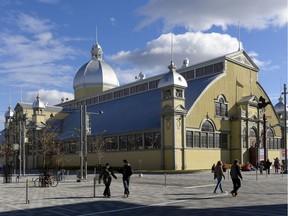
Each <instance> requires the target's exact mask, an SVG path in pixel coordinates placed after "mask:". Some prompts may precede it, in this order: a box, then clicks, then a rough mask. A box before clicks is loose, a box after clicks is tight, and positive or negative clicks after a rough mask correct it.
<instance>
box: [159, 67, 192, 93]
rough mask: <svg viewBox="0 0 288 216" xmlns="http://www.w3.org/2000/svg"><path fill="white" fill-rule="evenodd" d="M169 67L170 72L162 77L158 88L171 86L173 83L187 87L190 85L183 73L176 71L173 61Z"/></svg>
mask: <svg viewBox="0 0 288 216" xmlns="http://www.w3.org/2000/svg"><path fill="white" fill-rule="evenodd" d="M168 68H169V72H168V73H166V74H165V75H164V76H163V77H162V78H161V79H160V81H159V84H158V88H163V87H166V86H171V85H174V86H179V87H184V88H186V87H187V86H188V85H187V81H186V79H185V78H184V77H183V76H182V75H181V74H179V73H177V72H176V69H175V66H174V63H173V62H171V64H170V65H169V67H168Z"/></svg>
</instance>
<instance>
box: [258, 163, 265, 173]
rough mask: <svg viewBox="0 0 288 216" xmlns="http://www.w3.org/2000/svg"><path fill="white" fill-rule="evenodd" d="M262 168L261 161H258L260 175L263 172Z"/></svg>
mask: <svg viewBox="0 0 288 216" xmlns="http://www.w3.org/2000/svg"><path fill="white" fill-rule="evenodd" d="M263 169H264V166H263V163H262V162H260V163H259V170H260V174H261V175H262V174H263Z"/></svg>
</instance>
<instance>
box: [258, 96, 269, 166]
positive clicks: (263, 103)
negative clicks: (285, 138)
mask: <svg viewBox="0 0 288 216" xmlns="http://www.w3.org/2000/svg"><path fill="white" fill-rule="evenodd" d="M268 104H271V102H270V101H268V102H266V101H265V98H263V97H262V96H260V97H259V102H258V109H262V110H263V148H264V161H266V160H267V146H266V115H265V107H266V106H267V105H268Z"/></svg>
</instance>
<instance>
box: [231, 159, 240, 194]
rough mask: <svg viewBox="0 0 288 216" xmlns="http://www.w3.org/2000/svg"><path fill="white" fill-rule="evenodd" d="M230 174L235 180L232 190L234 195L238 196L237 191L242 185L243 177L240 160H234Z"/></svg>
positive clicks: (233, 180)
mask: <svg viewBox="0 0 288 216" xmlns="http://www.w3.org/2000/svg"><path fill="white" fill-rule="evenodd" d="M230 176H231V179H232V182H233V190H232V191H231V194H232V196H233V197H237V196H238V193H237V191H238V189H239V188H240V187H241V180H242V179H243V177H242V175H241V171H240V166H239V160H237V159H236V160H235V161H234V162H233V165H232V166H231V170H230ZM240 179H241V180H240Z"/></svg>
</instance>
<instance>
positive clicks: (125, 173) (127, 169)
mask: <svg viewBox="0 0 288 216" xmlns="http://www.w3.org/2000/svg"><path fill="white" fill-rule="evenodd" d="M123 163H124V165H123V167H122V168H121V169H120V170H119V172H120V173H122V179H123V185H124V197H129V195H130V191H129V183H130V176H131V175H132V174H133V172H132V168H131V166H130V164H129V162H128V161H127V160H123Z"/></svg>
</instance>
